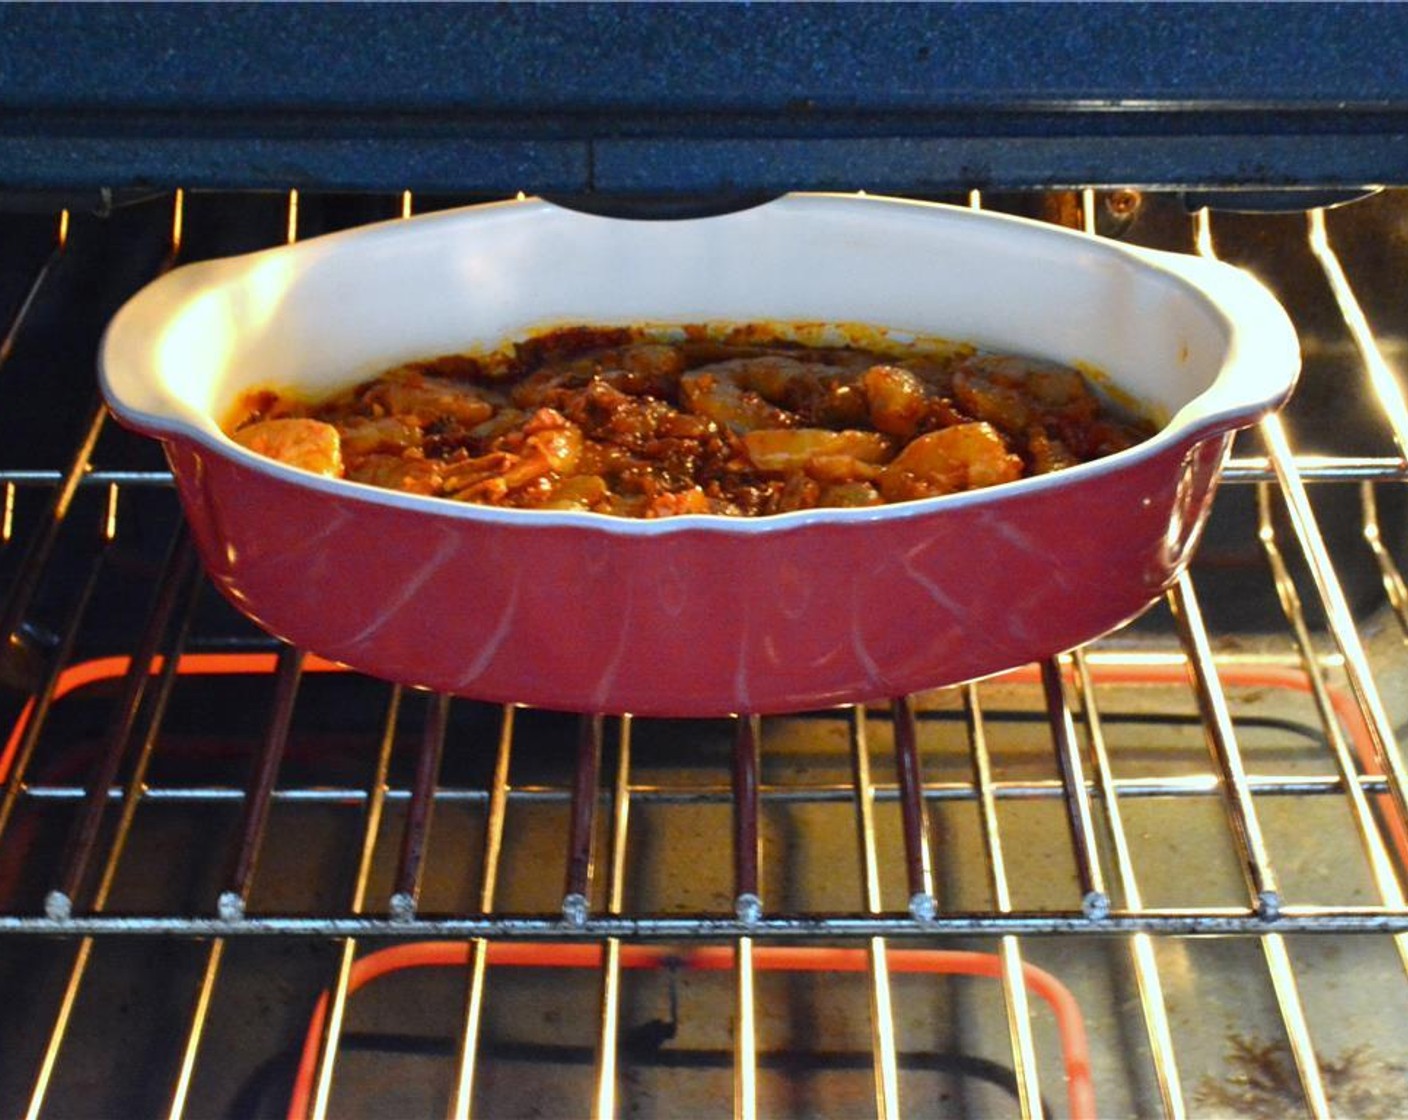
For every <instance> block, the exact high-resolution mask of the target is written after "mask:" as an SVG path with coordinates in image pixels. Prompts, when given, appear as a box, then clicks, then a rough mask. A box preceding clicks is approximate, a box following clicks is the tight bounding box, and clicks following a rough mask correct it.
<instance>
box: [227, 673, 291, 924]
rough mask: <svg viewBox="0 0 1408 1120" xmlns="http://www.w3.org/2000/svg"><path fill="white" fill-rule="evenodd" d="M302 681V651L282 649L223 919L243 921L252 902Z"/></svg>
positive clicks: (230, 878)
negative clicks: (250, 895) (265, 734)
mask: <svg viewBox="0 0 1408 1120" xmlns="http://www.w3.org/2000/svg"><path fill="white" fill-rule="evenodd" d="M302 679H303V654H302V652H301V651H299V650H297V649H294V648H293V647H292V646H284V647H283V648H282V649H280V650H279V655H278V668H277V669H276V670H275V672H274V708H273V715H272V716H271V718H270V721H269V734H268V735H267V736H266V737H265V740H264V749H263V750H262V751H261V752H260V754H259V761H258V763H257V765H256V766H255V767H254V770H253V771H252V773H251V774H250V783H249V789H248V790H247V792H246V796H245V799H244V804H245V815H244V825H243V827H242V828H241V829H240V844H239V847H238V848H237V849H236V851H235V858H234V859H233V860H232V861H231V864H230V871H229V874H228V875H227V876H226V880H225V881H226V882H227V883H228V884H229V886H227V887H226V888H225V890H224V891H222V892H221V893H220V898H219V903H218V905H219V911H220V916H221V917H222V918H234V919H238V918H240V917H241V916H242V915H243V914H244V912H245V906H246V904H247V903H248V901H249V888H250V885H251V883H252V882H253V881H254V868H255V864H256V863H257V862H258V860H259V851H260V849H261V848H262V847H263V843H264V832H265V829H266V827H267V826H268V823H269V807H270V805H271V803H272V801H273V792H274V783H275V782H276V781H278V777H279V767H280V766H281V765H282V763H283V757H284V749H285V748H286V747H287V746H288V733H289V728H290V727H291V726H292V725H293V709H294V705H295V704H296V703H297V701H298V686H299V684H300V683H301V681H302Z"/></svg>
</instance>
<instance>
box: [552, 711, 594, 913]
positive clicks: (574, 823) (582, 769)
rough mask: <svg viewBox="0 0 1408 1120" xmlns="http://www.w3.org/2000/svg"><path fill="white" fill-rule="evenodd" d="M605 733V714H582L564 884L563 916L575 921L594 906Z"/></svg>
mask: <svg viewBox="0 0 1408 1120" xmlns="http://www.w3.org/2000/svg"><path fill="white" fill-rule="evenodd" d="M601 735H602V717H601V716H599V715H593V716H583V717H582V718H581V721H580V724H579V731H578V734H577V768H576V770H575V771H574V775H573V781H572V817H571V821H570V823H569V825H568V830H567V873H566V876H565V878H564V883H563V888H562V916H563V917H564V918H565V919H566V920H567V921H569V922H572V923H574V924H576V923H581V922H585V921H586V920H587V918H588V917H589V916H590V914H591V909H592V879H593V876H594V875H595V872H596V822H597V796H598V795H597V789H598V786H599V784H600V781H601Z"/></svg>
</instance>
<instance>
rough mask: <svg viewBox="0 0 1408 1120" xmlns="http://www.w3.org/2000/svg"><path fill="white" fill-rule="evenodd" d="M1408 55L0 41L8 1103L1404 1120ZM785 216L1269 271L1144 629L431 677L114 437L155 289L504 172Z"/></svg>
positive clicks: (803, 33) (1140, 39) (336, 22)
mask: <svg viewBox="0 0 1408 1120" xmlns="http://www.w3.org/2000/svg"><path fill="white" fill-rule="evenodd" d="M1405 32H1408V16H1405V15H1404V14H1403V13H1402V12H1401V11H1397V10H1395V9H1394V8H1393V7H1392V6H1382V7H1380V6H1363V7H1351V8H1348V9H1345V8H1342V7H1340V6H1338V5H1304V6H1288V7H1284V8H1282V7H1276V6H1261V5H1227V6H1220V5H1209V6H1185V5H1152V6H1144V5H1096V6H1090V7H1085V6H1069V7H1067V6H1061V5H1056V6H1041V5H1034V6H1006V5H992V6H976V7H972V8H969V7H964V6H958V7H952V6H947V5H935V6H899V7H891V6H888V5H858V6H844V5H843V6H816V7H813V6H767V5H764V6H758V7H754V6H748V5H741V6H733V5H699V6H694V5H682V6H678V7H671V6H661V7H657V6H650V5H643V6H619V7H618V6H612V5H582V6H576V5H569V6H548V7H536V6H535V7H516V6H514V7H477V6H469V7H457V6H449V7H444V6H439V5H406V6H396V7H395V8H394V9H382V8H378V7H376V6H346V7H342V6H338V7H323V6H301V5H294V6H277V5H275V6H267V7H266V6H248V7H247V6H242V5H230V6H223V5H222V6H211V7H185V6H178V7H172V8H167V7H163V6H152V7H147V6H131V7H129V6H112V7H93V8H88V7H72V6H55V7H34V8H29V7H25V8H15V7H11V8H9V9H6V10H4V11H0V44H3V50H4V57H5V58H6V60H7V73H5V74H3V75H0V183H3V187H4V190H3V194H0V229H3V231H4V233H3V237H2V238H0V315H3V335H2V336H0V631H3V635H4V640H5V648H4V652H3V655H0V993H3V999H0V1115H4V1116H28V1117H38V1116H46V1117H49V1116H52V1117H68V1116H75V1117H77V1116H106V1115H128V1116H148V1115H153V1116H154V1115H168V1116H173V1117H176V1116H191V1117H198V1116H240V1117H245V1116H274V1115H288V1116H291V1117H292V1116H300V1117H301V1116H319V1117H321V1116H325V1115H334V1116H357V1115H368V1116H371V1115H375V1116H401V1115H404V1116H425V1115H441V1114H450V1115H454V1116H467V1115H471V1114H477V1115H483V1116H586V1115H594V1116H612V1115H640V1116H660V1117H667V1116H703V1115H720V1114H728V1113H730V1112H732V1113H733V1114H735V1115H738V1116H745V1117H749V1116H757V1115H773V1116H783V1115H786V1116H799V1117H801V1116H816V1117H840V1116H845V1117H850V1116H862V1115H880V1116H885V1117H887V1118H888V1117H896V1116H900V1115H906V1114H907V1115H925V1116H938V1115H943V1116H949V1115H953V1116H998V1115H1013V1116H1016V1115H1021V1116H1038V1115H1050V1116H1072V1117H1075V1116H1085V1117H1089V1116H1095V1115H1100V1116H1126V1115H1130V1116H1133V1115H1140V1116H1143V1115H1167V1116H1174V1117H1178V1116H1219V1117H1221V1116H1247V1117H1270V1116H1284V1115H1293V1114H1298V1113H1309V1114H1311V1115H1314V1116H1328V1115H1332V1114H1333V1115H1340V1116H1355V1117H1378V1116H1384V1117H1387V1116H1399V1115H1403V1114H1404V1113H1405V1112H1408V1041H1406V1040H1408V903H1405V898H1404V891H1405V879H1406V878H1408V812H1406V811H1405V809H1406V808H1408V807H1406V806H1405V789H1406V788H1408V770H1405V762H1404V754H1403V747H1402V746H1401V743H1400V738H1401V735H1402V730H1401V729H1402V727H1403V726H1404V721H1405V719H1408V584H1405V577H1404V574H1403V567H1404V564H1405V560H1408V503H1405V500H1404V483H1405V479H1408V463H1406V462H1405V454H1408V405H1405V398H1404V391H1403V385H1402V379H1403V362H1404V345H1405V339H1408V301H1405V299H1404V297H1403V288H1402V282H1401V278H1402V276H1403V275H1404V273H1405V267H1408V191H1406V190H1404V189H1401V188H1399V187H1397V186H1395V185H1396V184H1404V183H1408V159H1405V157H1404V155H1403V143H1404V140H1403V138H1404V136H1405V135H1408V108H1405V105H1408V102H1406V101H1405V92H1408V74H1405V72H1404V67H1405V64H1404V62H1403V60H1402V58H1401V57H1399V55H1401V50H1400V49H1399V44H1401V43H1402V42H1404V41H1405ZM1382 184H1387V185H1388V186H1387V187H1384V186H1381V185H1382ZM797 188H801V189H827V190H844V191H856V190H865V191H869V192H873V193H888V194H899V195H906V196H912V197H921V198H929V199H936V200H940V201H948V202H953V203H957V204H959V205H968V206H974V207H983V208H990V209H995V210H1000V211H1008V212H1013V213H1021V214H1025V215H1028V216H1035V217H1040V218H1044V219H1046V220H1049V221H1054V222H1059V223H1062V224H1065V225H1068V226H1072V227H1075V228H1079V229H1084V230H1086V231H1087V232H1088V233H1090V234H1091V235H1092V236H1101V237H1115V238H1121V239H1125V240H1128V241H1130V242H1133V243H1138V244H1145V245H1151V246H1156V247H1162V248H1171V249H1177V250H1182V251H1186V252H1190V253H1200V254H1204V255H1209V256H1217V257H1220V258H1222V259H1225V260H1228V261H1231V262H1233V263H1236V264H1238V265H1241V266H1244V267H1246V268H1248V269H1250V270H1251V271H1252V272H1254V273H1255V274H1256V275H1257V276H1258V277H1260V278H1261V279H1262V280H1263V281H1265V282H1266V283H1267V284H1268V285H1269V286H1270V287H1271V288H1272V290H1273V291H1274V292H1275V293H1276V294H1277V296H1278V297H1279V298H1280V299H1281V301H1282V302H1283V304H1284V305H1285V306H1286V308H1287V309H1288V311H1290V313H1291V315H1292V317H1293V319H1294V321H1295V323H1296V327H1297V330H1298V332H1299V334H1300V338H1301V344H1302V351H1303V355H1304V365H1305V368H1304V374H1303V378H1302V382H1301V385H1300V387H1299V389H1298V391H1297V394H1296V396H1295V398H1294V400H1293V401H1292V403H1291V404H1290V405H1289V407H1288V408H1287V409H1286V410H1285V411H1284V413H1283V414H1281V415H1280V416H1277V417H1271V418H1268V419H1266V420H1265V421H1263V422H1262V423H1261V424H1260V425H1259V426H1258V427H1257V428H1255V429H1253V430H1250V431H1248V432H1246V433H1244V434H1243V435H1241V436H1240V437H1239V438H1238V440H1237V443H1236V445H1235V448H1234V452H1233V457H1232V459H1231V460H1230V462H1229V464H1228V468H1227V471H1226V473H1225V476H1224V482H1223V486H1222V488H1221V491H1220V493H1219V495H1218V498H1217V500H1216V503H1215V505H1214V508H1213V514H1212V517H1211V520H1210V522H1209V525H1208V528H1207V533H1206V536H1205V539H1204V541H1203V543H1202V546H1201V548H1200V551H1199V552H1198V555H1197V558H1196V561H1195V562H1194V564H1193V565H1192V567H1191V569H1190V570H1189V572H1188V573H1187V574H1186V575H1185V576H1183V577H1181V578H1180V579H1179V581H1178V582H1177V584H1176V585H1175V586H1174V587H1173V588H1172V589H1171V591H1170V592H1169V593H1168V595H1167V596H1166V597H1165V599H1164V600H1163V601H1161V602H1160V603H1158V604H1157V605H1156V606H1155V607H1154V608H1152V609H1151V610H1150V611H1149V612H1147V613H1146V614H1145V615H1143V616H1142V617H1141V618H1139V619H1138V620H1136V621H1135V622H1133V623H1131V624H1130V625H1128V626H1126V627H1125V628H1123V629H1121V630H1119V631H1117V632H1115V633H1113V634H1110V635H1108V636H1106V637H1104V638H1102V639H1100V640H1098V641H1095V642H1093V643H1091V644H1090V645H1088V646H1086V647H1083V648H1080V649H1076V650H1072V651H1070V652H1069V653H1067V654H1064V655H1062V656H1060V657H1056V658H1053V659H1051V660H1048V661H1045V662H1043V663H1040V664H1035V665H1030V666H1026V667H1023V668H1019V669H1017V670H1014V671H1012V672H1009V673H1005V674H1003V675H1001V676H999V677H996V678H992V679H989V680H984V681H980V682H977V683H973V684H968V685H963V686H959V687H955V688H949V689H943V690H938V691H935V692H932V693H925V694H921V695H915V696H906V697H896V698H891V699H888V700H886V701H885V702H877V703H874V704H868V705H865V706H862V707H853V708H844V709H834V710H825V711H813V712H798V713H793V714H790V715H785V716H768V717H766V718H757V717H750V716H748V715H746V714H741V715H739V716H737V717H734V718H731V719H719V720H662V719H644V718H631V717H629V716H609V717H603V716H599V715H593V714H591V713H569V712H562V711H556V710H550V709H538V708H528V707H522V706H518V705H513V704H509V705H505V706H494V705H488V704H482V703H476V702H473V701H470V700H464V699H451V698H447V697H444V696H439V695H434V694H430V693H425V692H420V691H415V690H410V689H403V688H399V687H396V686H393V685H390V684H387V683H385V682H381V681H378V680H374V679H370V678H367V677H362V676H359V675H357V674H355V673H352V672H349V671H346V670H344V669H343V668H342V667H340V666H338V665H336V664H333V663H331V662H327V661H324V660H322V659H320V658H318V657H317V656H316V655H314V654H311V653H307V652H305V651H300V650H297V649H292V648H289V647H287V646H284V645H281V644H279V643H277V642H275V641H274V640H273V639H271V638H270V637H268V636H267V635H266V634H264V633H263V632H262V631H260V630H258V629H256V628H255V627H254V626H253V625H252V624H250V623H249V622H247V621H245V620H244V619H243V618H242V617H240V616H239V615H238V614H237V613H235V612H234V611H233V609H232V608H231V607H229V606H228V605H227V604H226V603H225V602H224V601H223V600H221V599H220V598H219V597H218V596H217V595H216V594H215V593H214V592H213V590H212V589H211V588H210V587H209V586H208V585H207V584H206V582H205V580H204V578H203V576H202V574H201V572H200V570H199V566H198V564H197V563H196V561H195V559H194V556H193V552H192V547H191V543H190V541H189V538H188V537H187V535H186V532H185V530H184V528H183V522H182V518H181V515H180V511H179V509H178V506H177V501H176V496H175V493H174V490H173V488H172V485H171V480H170V476H169V474H168V473H167V471H166V469H165V465H164V462H163V461H162V459H161V456H160V453H159V450H158V449H157V448H156V447H155V445H153V444H152V443H150V442H148V441H146V440H143V439H141V438H139V437H137V436H134V435H132V434H130V433H127V432H125V431H123V430H121V429H119V428H118V427H117V425H116V424H115V423H114V422H112V421H110V420H109V419H107V417H106V414H105V412H104V410H103V409H102V407H101V406H100V404H99V402H98V398H97V394H96V389H95V383H94V376H93V360H94V354H95V351H96V348H97V345H98V342H99V339H100V337H101V332H102V330H103V327H104V325H105V324H106V322H107V321H108V319H109V318H110V317H111V315H112V314H113V312H114V311H115V310H116V308H117V307H118V306H119V305H120V304H121V303H122V302H123V300H124V299H125V298H127V297H128V296H130V295H131V294H132V293H133V292H134V291H135V290H137V289H138V288H139V287H140V286H142V285H143V284H144V283H146V282H148V281H149V280H151V279H152V278H154V277H156V276H157V275H159V274H161V273H162V272H164V271H165V270H167V269H169V268H171V267H174V266H176V265H179V264H181V263H184V262H188V261H193V260H198V259H202V258H207V257H213V256H220V255H225V254H230V253H235V252H242V251H247V250H252V249H257V248H261V247H264V246H268V245H273V244H278V243H281V242H284V241H289V240H294V239H302V238H307V237H312V236H316V235H317V234H320V233H323V232H328V231H332V230H336V229H342V228H348V227H350V226H354V225H358V224H362V223H365V222H368V221H375V220H383V219H394V218H396V217H398V216H402V215H406V214H410V213H413V212H414V213H419V212H424V211H426V210H430V209H436V208H441V207H446V206H451V205H458V204H462V203H466V202H474V201H481V200H487V199H493V198H502V197H512V196H513V195H514V194H515V193H516V192H518V191H520V190H521V191H527V192H532V193H542V194H545V195H548V196H550V197H553V198H556V199H559V200H562V201H564V202H566V203H568V204H570V205H576V206H581V207H585V208H590V209H598V210H606V211H609V212H614V213H621V214H626V215H630V216H634V217H639V218H647V219H655V220H668V219H669V218H670V217H672V216H676V215H680V214H698V213H705V212H709V211H710V210H721V209H729V208H733V207H737V206H742V205H748V204H750V203H751V202H753V201H756V200H758V199H760V198H765V197H769V196H771V195H774V194H776V193H778V192H780V191H784V190H788V189H797ZM1051 298H1052V299H1053V300H1059V299H1060V298H1061V293H1060V292H1052V293H1051ZM328 326H329V329H330V330H335V329H337V324H336V323H329V325H328ZM1071 531H1072V532H1073V533H1079V532H1080V531H1081V527H1080V526H1078V525H1077V526H1072V527H1071ZM1084 593H1088V594H1098V593H1099V589H1098V588H1091V589H1088V590H1087V591H1086V592H1084ZM719 609H720V610H721V611H727V610H729V609H730V605H729V602H728V595H727V589H726V588H725V589H720V600H719Z"/></svg>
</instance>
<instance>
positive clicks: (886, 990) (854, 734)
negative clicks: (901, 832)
mask: <svg viewBox="0 0 1408 1120" xmlns="http://www.w3.org/2000/svg"><path fill="white" fill-rule="evenodd" d="M850 730H851V734H850V747H851V774H852V777H853V778H854V781H855V787H856V833H857V836H858V837H859V839H860V853H859V854H860V868H861V889H862V891H863V892H864V894H865V909H866V912H867V913H869V914H878V913H880V910H881V903H882V900H881V895H880V861H879V856H878V854H877V852H876V844H875V797H874V793H875V789H874V786H873V785H872V783H871V780H870V745H869V742H868V740H867V736H866V731H865V709H864V708H861V707H856V708H852V709H851V727H850ZM870 1027H871V1050H872V1053H873V1054H874V1058H875V1114H876V1116H878V1117H881V1118H882V1120H895V1118H897V1117H898V1116H899V1115H900V1086H899V1059H898V1056H897V1053H896V1049H897V1048H896V1044H895V1016H894V1007H893V1001H892V999H891V992H890V969H889V966H888V964H887V963H886V952H885V939H884V938H883V937H872V938H871V939H870Z"/></svg>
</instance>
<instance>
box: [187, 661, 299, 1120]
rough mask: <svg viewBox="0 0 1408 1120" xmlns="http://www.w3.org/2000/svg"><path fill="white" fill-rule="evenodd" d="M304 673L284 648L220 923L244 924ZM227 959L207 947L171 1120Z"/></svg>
mask: <svg viewBox="0 0 1408 1120" xmlns="http://www.w3.org/2000/svg"><path fill="white" fill-rule="evenodd" d="M302 671H303V655H302V654H301V653H300V652H299V651H298V650H295V649H294V648H293V647H291V646H285V647H283V648H282V649H281V650H280V651H279V658H278V668H277V669H276V670H275V674H274V703H273V708H272V711H271V714H270V717H269V728H268V732H267V733H266V734H265V736H264V745H263V748H262V749H261V751H260V753H259V758H258V760H257V762H256V764H255V767H254V770H253V772H252V773H251V776H250V785H249V792H248V796H247V798H246V799H245V811H244V822H243V825H242V827H241V829H240V845H239V848H238V849H237V851H236V853H235V858H234V860H233V861H232V864H231V868H232V869H231V872H230V874H229V875H228V876H227V878H226V882H227V883H229V887H228V888H227V889H226V890H224V891H222V892H221V893H220V897H219V898H218V899H217V900H216V912H217V913H218V914H219V916H220V919H221V920H222V921H226V922H230V923H232V924H234V925H236V926H238V925H239V923H240V922H241V921H242V920H243V918H244V914H245V904H246V903H247V902H248V900H249V888H250V886H251V885H252V883H253V878H254V871H255V868H256V866H257V864H258V857H259V849H260V847H261V846H262V845H263V841H264V830H265V827H266V825H267V824H268V821H269V803H270V800H271V798H270V792H271V791H272V789H273V787H274V782H275V781H276V779H277V778H278V771H279V764H280V762H281V761H282V759H283V753H284V747H285V745H286V744H287V742H288V731H289V726H290V724H291V723H292V721H293V708H294V704H295V702H296V700H297V698H298V684H299V681H300V680H301V678H302ZM224 960H225V939H224V938H223V937H217V938H215V939H213V940H212V941H210V943H209V945H208V947H207V949H206V957H205V966H204V968H203V970H202V972H201V980H200V987H199V989H198V991H197V993H196V1002H195V1006H194V1007H193V1008H192V1009H191V1022H190V1026H189V1027H188V1028H187V1029H186V1042H185V1045H184V1046H183V1047H182V1048H181V1062H180V1066H179V1072H178V1074H177V1078H176V1087H175V1090H174V1092H173V1093H172V1098H171V1110H170V1113H169V1114H168V1115H169V1117H170V1120H177V1118H178V1117H180V1116H181V1115H182V1114H183V1112H184V1111H185V1107H186V1097H187V1093H188V1091H189V1088H190V1083H191V1077H192V1076H193V1075H194V1072H195V1064H196V1058H197V1057H198V1055H199V1053H200V1046H201V1042H202V1041H203V1040H204V1037H205V1025H206V1023H207V1022H208V1021H209V1017H210V1008H211V1004H212V1002H213V1000H214V993H215V985H216V983H217V981H218V980H219V978H220V969H221V965H222V964H223V963H224Z"/></svg>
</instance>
